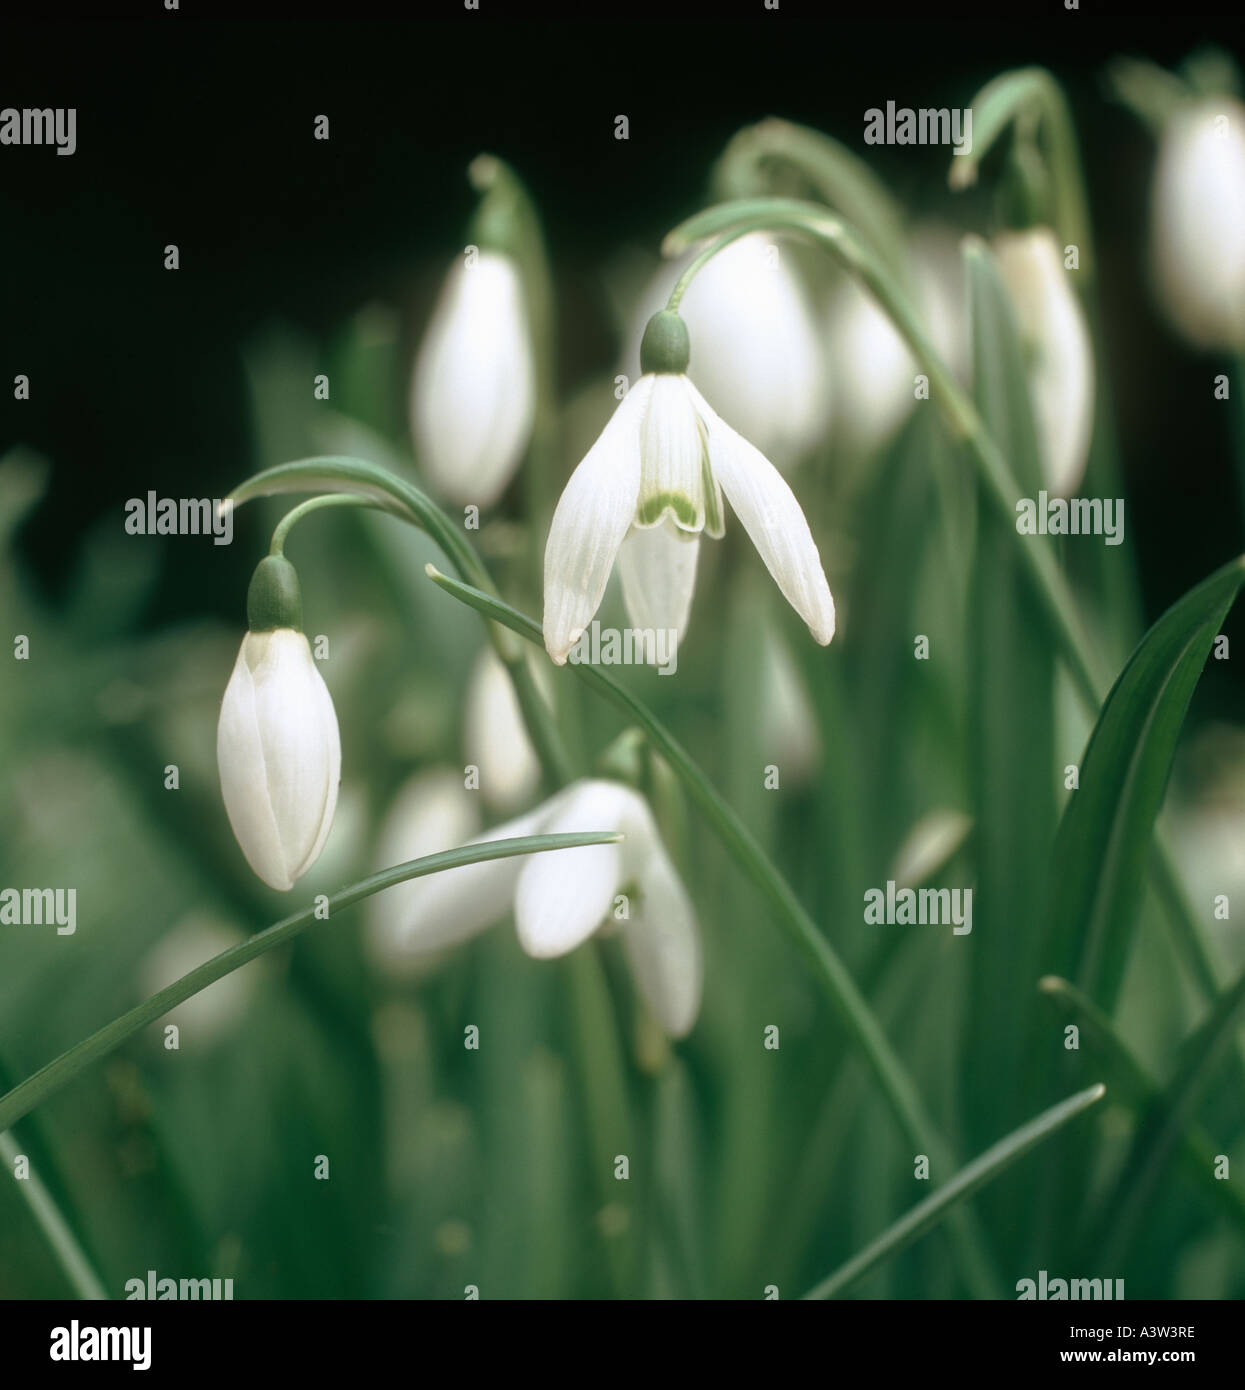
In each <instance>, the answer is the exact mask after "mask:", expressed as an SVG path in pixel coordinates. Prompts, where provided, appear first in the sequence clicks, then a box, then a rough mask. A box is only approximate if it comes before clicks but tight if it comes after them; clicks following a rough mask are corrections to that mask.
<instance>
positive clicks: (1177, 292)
mask: <svg viewBox="0 0 1245 1390" xmlns="http://www.w3.org/2000/svg"><path fill="white" fill-rule="evenodd" d="M1153 218H1154V227H1153V241H1154V244H1153V258H1154V273H1155V281H1156V285H1157V288H1158V293H1159V297H1160V299H1161V301H1162V303H1163V307H1164V309H1165V310H1166V312H1167V313H1168V315H1169V316H1170V317H1171V320H1172V322H1173V323H1174V324H1175V325H1176V327H1177V328H1178V329H1179V330H1180V331H1181V332H1182V333H1183V334H1184V335H1185V336H1186V337H1187V338H1188V339H1189V340H1190V341H1191V342H1192V343H1194V344H1196V345H1197V346H1198V347H1203V348H1224V349H1230V350H1240V349H1241V348H1245V106H1242V104H1241V103H1240V102H1239V101H1235V100H1233V99H1232V98H1231V97H1223V98H1220V99H1217V100H1209V101H1203V102H1200V103H1198V104H1197V105H1194V106H1190V107H1188V108H1187V109H1185V110H1183V111H1181V112H1180V113H1179V114H1177V115H1176V116H1175V117H1174V118H1173V119H1172V120H1171V121H1170V122H1169V123H1168V125H1167V127H1166V129H1165V130H1164V132H1163V135H1162V138H1161V141H1160V144H1159V156H1158V168H1157V170H1156V173H1155V179H1154V195H1153Z"/></svg>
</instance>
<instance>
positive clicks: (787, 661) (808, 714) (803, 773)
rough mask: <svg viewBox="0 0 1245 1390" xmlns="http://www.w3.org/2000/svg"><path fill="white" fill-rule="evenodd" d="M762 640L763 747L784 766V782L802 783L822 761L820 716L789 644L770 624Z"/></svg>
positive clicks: (766, 756)
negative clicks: (816, 712) (818, 719)
mask: <svg viewBox="0 0 1245 1390" xmlns="http://www.w3.org/2000/svg"><path fill="white" fill-rule="evenodd" d="M761 640H762V652H761V670H762V675H761V682H762V683H761V715H760V719H761V724H760V727H761V748H762V749H763V750H764V752H765V759H766V761H767V762H772V763H774V764H775V765H776V766H778V767H779V768H781V769H782V776H783V785H784V786H799V785H801V784H802V783H805V782H808V781H811V780H812V778H813V776H814V774H815V773H816V772H817V769H818V767H819V766H820V764H821V734H820V733H819V732H818V730H817V717H816V715H815V714H814V713H813V706H812V702H811V700H810V699H809V696H808V691H807V690H806V689H805V688H804V682H803V680H802V679H801V678H800V673H799V671H798V670H797V669H796V664H795V662H794V660H793V659H792V657H791V653H790V652H789V651H788V650H787V646H786V643H785V642H784V641H783V640H782V638H781V637H779V636H778V635H777V634H776V633H775V632H774V631H773V629H772V628H768V627H767V628H766V629H765V630H764V636H763V637H762V639H761Z"/></svg>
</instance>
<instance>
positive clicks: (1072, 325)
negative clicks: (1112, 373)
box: [994, 227, 1094, 497]
mask: <svg viewBox="0 0 1245 1390" xmlns="http://www.w3.org/2000/svg"><path fill="white" fill-rule="evenodd" d="M994 254H995V257H996V258H997V260H998V266H999V273H1000V274H1001V275H1002V277H1003V283H1004V284H1005V285H1006V286H1007V289H1008V293H1009V294H1010V296H1011V300H1012V304H1013V306H1014V308H1015V310H1016V324H1017V328H1018V330H1019V333H1020V338H1021V342H1022V343H1023V344H1024V346H1025V348H1026V350H1027V352H1028V354H1029V394H1030V398H1031V400H1032V403H1033V423H1034V427H1035V428H1036V430H1037V437H1038V449H1039V454H1040V457H1041V460H1042V475H1043V479H1044V481H1045V483H1046V486H1047V488H1048V489H1049V490H1050V492H1052V493H1053V494H1054V495H1056V496H1058V497H1070V496H1071V495H1072V494H1073V493H1074V492H1075V491H1076V489H1077V486H1078V484H1079V483H1080V481H1081V477H1082V475H1083V474H1084V472H1085V465H1086V463H1087V462H1088V461H1089V441H1090V434H1091V432H1092V429H1093V422H1094V357H1093V350H1092V348H1091V346H1090V340H1089V329H1088V327H1087V325H1086V323H1085V315H1084V312H1083V311H1082V309H1081V305H1080V301H1079V300H1078V299H1077V297H1076V293H1075V291H1074V290H1073V287H1072V284H1071V281H1070V279H1069V273H1068V271H1066V270H1065V269H1064V264H1063V250H1062V247H1061V246H1060V244H1059V242H1058V241H1057V240H1056V239H1055V233H1054V232H1053V231H1052V230H1051V229H1050V228H1049V227H1027V228H1025V229H1024V230H1022V231H1010V232H1004V233H1002V234H1001V235H1000V236H999V237H997V238H996V239H995V242H994Z"/></svg>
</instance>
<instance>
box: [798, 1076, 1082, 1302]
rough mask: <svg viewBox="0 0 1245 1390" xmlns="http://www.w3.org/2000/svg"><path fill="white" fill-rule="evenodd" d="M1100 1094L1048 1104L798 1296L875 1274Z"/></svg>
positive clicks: (829, 1293)
mask: <svg viewBox="0 0 1245 1390" xmlns="http://www.w3.org/2000/svg"><path fill="white" fill-rule="evenodd" d="M1105 1094H1106V1087H1105V1086H1103V1085H1101V1084H1099V1085H1097V1086H1090V1087H1089V1088H1088V1090H1084V1091H1078V1092H1077V1094H1076V1095H1074V1096H1069V1097H1068V1099H1067V1100H1064V1101H1060V1103H1059V1104H1058V1105H1052V1106H1051V1108H1050V1109H1049V1110H1044V1111H1043V1112H1042V1113H1041V1114H1040V1115H1039V1116H1038V1117H1037V1118H1036V1119H1034V1120H1030V1121H1029V1123H1028V1124H1027V1125H1022V1126H1021V1128H1020V1129H1017V1130H1014V1131H1013V1132H1012V1133H1011V1134H1009V1135H1008V1136H1007V1138H1006V1139H1000V1140H999V1142H998V1143H997V1144H995V1145H993V1146H992V1147H991V1148H988V1149H987V1150H986V1151H985V1153H983V1154H981V1155H979V1156H978V1157H977V1158H975V1159H973V1161H972V1162H971V1163H970V1164H968V1166H967V1167H965V1168H961V1169H960V1171H959V1172H958V1173H957V1174H956V1175H955V1177H953V1178H952V1179H951V1181H950V1182H948V1183H944V1184H943V1186H942V1187H940V1188H939V1189H938V1190H937V1191H936V1192H931V1193H930V1195H929V1196H928V1197H926V1198H925V1200H924V1201H923V1202H918V1203H917V1204H916V1206H914V1207H913V1208H912V1209H911V1210H910V1211H908V1212H906V1213H905V1214H904V1215H903V1216H901V1217H900V1218H899V1220H898V1221H896V1222H895V1224H894V1225H893V1226H891V1227H889V1228H888V1229H887V1230H885V1231H883V1232H882V1234H881V1235H880V1236H878V1238H877V1239H876V1240H874V1241H871V1242H870V1243H869V1244H868V1245H866V1246H865V1248H864V1249H863V1250H862V1251H860V1253H859V1254H857V1255H853V1256H852V1258H851V1259H850V1260H848V1262H847V1263H846V1264H845V1265H842V1266H841V1267H840V1268H839V1269H836V1270H835V1272H834V1273H833V1274H831V1275H830V1276H829V1277H827V1278H826V1279H823V1280H822V1281H821V1283H820V1284H818V1285H817V1287H816V1288H814V1289H810V1290H809V1292H808V1293H806V1294H805V1295H804V1297H805V1298H834V1297H836V1296H837V1295H838V1294H841V1293H842V1292H843V1291H844V1290H845V1289H847V1288H849V1287H850V1286H851V1285H852V1284H855V1283H856V1282H857V1281H858V1280H860V1279H863V1278H864V1276H865V1275H866V1274H868V1273H870V1271H872V1270H874V1269H876V1268H877V1267H878V1265H880V1264H881V1263H882V1262H883V1260H888V1259H889V1258H890V1257H891V1256H892V1255H896V1254H898V1253H899V1251H900V1250H903V1249H904V1248H905V1247H906V1246H909V1245H911V1244H912V1242H913V1241H914V1240H916V1239H918V1238H919V1237H920V1236H923V1235H924V1234H925V1232H926V1231H928V1230H929V1229H930V1227H932V1226H935V1225H937V1223H938V1222H939V1221H941V1220H942V1218H943V1217H944V1216H946V1214H947V1213H948V1212H949V1211H950V1210H951V1208H952V1207H954V1206H955V1204H956V1203H957V1202H962V1201H963V1200H964V1199H965V1197H968V1196H970V1195H971V1194H972V1193H974V1192H976V1191H977V1189H978V1188H979V1187H983V1186H984V1185H985V1184H986V1183H988V1182H991V1181H993V1179H995V1178H997V1177H998V1176H999V1174H1000V1173H1002V1172H1003V1171H1004V1169H1006V1168H1009V1167H1010V1166H1011V1165H1012V1164H1013V1163H1015V1162H1016V1160H1017V1159H1019V1158H1023V1157H1024V1155H1025V1154H1027V1153H1028V1152H1029V1150H1030V1149H1032V1148H1035V1147H1036V1146H1037V1145H1038V1144H1040V1143H1041V1142H1042V1141H1043V1140H1044V1139H1049V1138H1050V1136H1051V1135H1052V1134H1054V1133H1055V1132H1056V1131H1057V1130H1059V1129H1062V1128H1063V1126H1064V1125H1066V1124H1067V1123H1068V1121H1069V1120H1074V1119H1075V1118H1076V1117H1077V1116H1078V1115H1079V1114H1081V1112H1082V1111H1083V1110H1088V1109H1089V1107H1090V1106H1091V1105H1093V1104H1094V1103H1095V1102H1096V1101H1098V1100H1100V1099H1101V1098H1102V1097H1103V1095H1105Z"/></svg>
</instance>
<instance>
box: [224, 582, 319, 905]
mask: <svg viewBox="0 0 1245 1390" xmlns="http://www.w3.org/2000/svg"><path fill="white" fill-rule="evenodd" d="M301 609H302V603H301V599H300V596H299V587H298V575H297V574H296V572H295V570H294V567H293V565H291V564H290V562H289V561H288V560H286V559H285V557H284V556H281V555H269V556H268V557H267V558H266V559H264V560H262V561H260V564H259V566H258V568H257V569H256V571H255V577H254V578H253V579H252V580H251V587H250V591H249V593H248V595H247V617H248V620H249V624H250V629H251V630H250V631H249V632H248V633H247V634H246V636H245V637H244V638H243V639H242V648H241V650H240V651H239V652H238V659H237V661H236V662H235V664H234V668H233V675H232V676H231V677H230V679H229V685H228V686H227V687H226V689H225V698H224V701H223V702H222V704H221V710H220V723H219V724H218V726H217V730H216V760H217V763H218V765H219V767H220V787H221V795H222V797H223V798H224V802H225V811H226V813H227V815H228V816H229V824H230V825H231V826H232V827H233V833H234V835H235V837H236V838H237V841H238V844H239V845H240V846H241V847H242V853H243V854H244V855H246V860H247V863H248V864H250V866H251V868H252V869H254V871H255V872H256V873H257V874H258V875H259V877H260V878H262V879H263V880H264V882H265V883H267V884H268V885H270V886H271V887H273V888H277V889H280V890H282V891H285V890H288V889H290V888H292V887H293V886H294V880H295V879H297V878H299V877H300V876H301V875H302V874H304V873H306V872H307V870H308V869H309V868H310V867H311V865H312V864H313V863H315V861H316V858H317V856H318V855H319V853H320V851H321V849H322V848H323V847H324V842H325V840H326V839H327V838H328V833H329V827H330V826H331V825H332V823H333V811H334V809H335V807H336V805H337V787H338V782H339V781H340V778H341V741H340V737H339V735H338V731H337V715H336V714H335V713H334V710H333V701H332V699H331V698H330V696H329V692H328V689H327V687H326V686H325V684H324V680H323V678H322V677H321V675H320V672H319V671H318V670H317V669H316V663H315V660H314V658H313V657H312V655H311V647H310V646H309V645H308V642H307V638H306V636H305V635H304V634H303V632H302V630H301V628H302V613H301Z"/></svg>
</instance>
